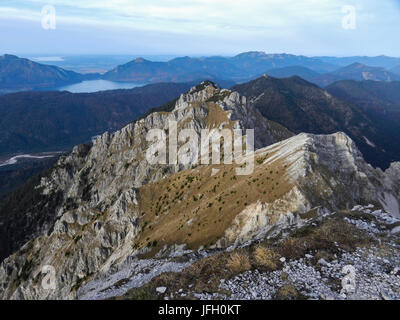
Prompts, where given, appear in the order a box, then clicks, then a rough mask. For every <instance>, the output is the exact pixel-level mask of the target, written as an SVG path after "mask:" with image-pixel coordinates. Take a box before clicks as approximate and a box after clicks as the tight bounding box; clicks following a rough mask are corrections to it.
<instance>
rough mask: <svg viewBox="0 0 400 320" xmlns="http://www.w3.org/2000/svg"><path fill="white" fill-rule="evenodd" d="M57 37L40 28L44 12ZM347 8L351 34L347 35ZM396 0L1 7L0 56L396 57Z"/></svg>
mask: <svg viewBox="0 0 400 320" xmlns="http://www.w3.org/2000/svg"><path fill="white" fill-rule="evenodd" d="M47 4H51V5H52V6H53V7H54V8H55V10H56V29H54V30H53V29H51V30H46V29H43V27H42V8H43V6H45V5H47ZM344 6H353V7H354V8H355V9H356V11H355V13H356V15H355V18H356V20H355V21H356V28H355V29H344V28H343V27H342V20H343V17H344V15H345V13H343V12H342V9H343V7H344ZM399 31H400V0H146V1H141V0H113V1H109V0H108V1H107V0H45V1H42V0H1V1H0V54H3V53H13V54H56V55H57V54H59V55H61V54H63V55H66V54H96V53H97V54H147V55H149V54H172V55H212V54H216V55H217V54H222V55H233V54H237V53H240V52H244V51H252V50H257V51H265V52H269V53H280V52H286V53H293V54H304V55H339V56H345V55H380V54H385V55H391V56H397V57H399V56H400V41H399Z"/></svg>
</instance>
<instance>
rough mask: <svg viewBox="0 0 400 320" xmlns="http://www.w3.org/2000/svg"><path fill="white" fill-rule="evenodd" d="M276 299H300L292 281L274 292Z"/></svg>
mask: <svg viewBox="0 0 400 320" xmlns="http://www.w3.org/2000/svg"><path fill="white" fill-rule="evenodd" d="M276 299H277V300H300V299H301V295H300V294H299V292H298V291H297V289H296V288H295V286H294V285H293V284H292V283H289V284H285V285H283V286H282V287H280V288H279V289H278V291H277V293H276Z"/></svg>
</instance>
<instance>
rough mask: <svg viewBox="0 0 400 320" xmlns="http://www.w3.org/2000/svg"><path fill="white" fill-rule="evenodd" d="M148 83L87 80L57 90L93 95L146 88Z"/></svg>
mask: <svg viewBox="0 0 400 320" xmlns="http://www.w3.org/2000/svg"><path fill="white" fill-rule="evenodd" d="M145 85H146V83H137V82H114V81H108V80H86V81H82V82H79V83H74V84H70V85H67V86H62V87H58V88H55V90H57V91H69V92H72V93H91V92H97V91H105V90H117V89H132V88H136V87H142V86H145Z"/></svg>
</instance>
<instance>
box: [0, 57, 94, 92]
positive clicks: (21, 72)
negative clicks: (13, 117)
mask: <svg viewBox="0 0 400 320" xmlns="http://www.w3.org/2000/svg"><path fill="white" fill-rule="evenodd" d="M98 76H99V75H96V74H87V75H83V74H79V73H76V72H73V71H68V70H65V69H62V68H59V67H55V66H49V65H45V64H40V63H37V62H34V61H31V60H28V59H24V58H19V57H17V56H14V55H9V54H6V55H3V56H0V93H7V92H13V91H27V90H33V89H41V88H49V87H55V86H61V85H65V84H71V83H76V82H80V81H83V80H87V79H93V78H96V77H98Z"/></svg>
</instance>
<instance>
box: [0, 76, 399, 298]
mask: <svg viewBox="0 0 400 320" xmlns="http://www.w3.org/2000/svg"><path fill="white" fill-rule="evenodd" d="M254 103H255V102H254V101H252V100H250V99H247V98H246V96H243V95H241V94H239V93H238V92H236V91H231V90H226V89H221V88H219V87H218V86H217V85H215V84H214V83H212V82H208V81H207V82H203V83H201V84H199V85H198V86H195V87H193V88H191V89H190V90H189V91H188V92H187V93H185V94H183V95H181V96H180V97H179V98H178V99H177V100H175V101H174V103H172V104H171V107H170V108H169V107H168V108H162V110H159V111H155V112H153V113H151V114H149V115H147V116H146V117H144V118H142V119H140V120H137V121H136V122H134V123H131V124H129V125H127V126H126V127H124V128H123V129H121V130H119V131H117V132H115V133H113V134H109V133H105V134H103V135H101V136H99V137H98V138H97V139H96V140H95V141H94V142H93V144H92V145H81V146H77V147H75V148H74V150H73V151H72V153H70V154H68V155H65V156H62V157H61V158H60V159H59V160H58V162H57V163H56V164H55V166H54V167H53V168H52V169H51V170H50V171H49V172H48V173H47V174H44V175H42V177H41V179H40V180H39V181H37V183H36V184H34V183H32V185H31V187H30V188H31V189H30V190H31V192H32V194H34V195H35V197H33V200H32V201H24V199H22V200H21V199H18V200H16V201H19V202H20V204H19V206H18V208H19V211H20V212H19V214H18V215H16V216H15V219H16V220H15V221H12V223H10V224H9V226H10V228H8V234H9V235H11V234H12V233H13V228H19V226H20V225H21V224H22V225H23V226H27V225H28V226H29V228H25V230H26V232H24V234H23V235H21V236H20V237H17V238H11V236H3V237H2V238H1V241H2V245H3V243H4V246H5V247H8V248H10V250H9V251H10V252H8V254H7V255H9V256H8V258H6V259H5V260H4V261H3V262H2V264H1V267H0V298H1V299H77V298H80V299H106V298H128V299H138V298H163V299H172V298H182V299H183V298H188V297H190V298H197V299H209V298H223V299H229V298H233V299H237V298H239V299H252V298H265V299H273V298H321V297H322V298H333V299H336V298H337V299H345V298H351V297H354V296H357V294H358V297H367V298H399V292H398V288H399V287H398V286H397V289H396V288H395V289H393V288H389V287H390V285H393V284H394V285H395V284H396V283H398V281H399V280H398V277H399V274H398V270H397V271H396V270H395V269H394V266H395V265H396V264H397V265H398V261H399V259H400V258H399V255H398V248H399V243H400V242H399V238H398V235H399V230H398V228H399V223H400V209H399V208H400V206H399V202H400V188H399V185H400V163H393V164H392V165H391V166H390V168H389V169H387V170H386V171H382V170H381V169H379V168H378V169H375V168H373V167H372V166H371V165H369V164H368V163H367V162H366V161H365V160H364V159H363V156H362V154H361V152H360V151H359V150H358V148H357V146H356V144H355V143H354V142H353V140H352V139H351V138H350V137H349V136H347V135H346V134H345V133H342V132H338V133H334V134H329V135H316V134H307V133H300V134H298V135H294V134H293V133H292V132H291V131H290V130H288V129H286V128H285V127H283V126H282V125H281V124H278V123H276V122H274V121H271V120H269V119H267V118H265V117H264V116H262V115H261V113H260V112H259V111H258V109H257V108H256V107H255V106H254ZM171 123H176V130H177V131H180V130H184V129H190V130H192V131H191V132H195V134H196V136H197V137H198V139H199V140H200V139H201V134H202V131H203V130H204V129H208V133H209V136H211V138H212V137H213V135H216V132H217V130H213V129H220V130H222V129H227V130H228V131H235V132H236V133H237V132H242V135H241V136H240V137H239V140H240V141H242V140H243V141H245V140H246V141H248V140H247V138H248V135H247V133H246V132H247V131H246V130H248V129H254V137H255V139H254V146H255V149H256V151H255V152H254V154H253V153H244V154H241V155H240V159H241V162H240V164H238V163H236V162H231V163H229V162H228V161H225V160H226V159H225V158H224V157H225V154H224V155H219V158H218V160H219V161H217V163H213V164H208V165H205V164H202V163H198V162H196V161H195V160H196V158H198V157H201V156H203V155H204V154H208V153H209V150H208V149H207V151H206V152H205V153H204V152H201V153H200V154H196V153H193V152H189V153H187V154H186V156H187V158H189V159H191V160H192V161H189V162H187V163H172V164H161V163H150V162H149V161H148V155H149V154H150V155H152V156H154V157H158V156H163V155H162V154H159V149H156V148H155V147H154V146H155V144H154V141H149V139H147V135H148V133H149V132H150V131H151V130H154V129H157V130H158V131H157V132H158V133H159V134H160V135H161V136H164V135H165V136H169V137H171V128H172V127H171ZM289 129H290V128H289ZM209 138H210V137H209ZM169 139H170V138H169ZM224 140H225V139H224ZM224 142H225V141H224ZM177 143H178V147H180V148H183V147H184V145H185V143H187V141H186V140H185V141H182V140H180V139H178V142H177ZM180 150H181V149H180ZM182 150H183V149H182ZM170 151H171V150H168V152H167V151H166V153H168V157H165V159H167V158H168V160H170V159H171V152H170ZM211 153H212V152H211ZM165 156H167V154H166V155H165ZM252 160H253V161H254V168H253V170H251V172H249V173H248V174H246V175H241V174H238V170H237V169H238V168H242V167H243V164H244V163H249V162H251V161H252ZM166 163H171V162H170V161H169V162H166ZM26 196H28V195H26ZM18 219H19V220H18ZM10 239H12V242H13V244H12V245H11V244H10V243H8V242H10V241H11V240H10ZM393 252H394V253H393ZM396 252H397V253H396ZM383 257H389V258H383ZM357 259H358V260H357ZM380 259H386V260H387V263H386V262H383V263H382V264H380V263H379V264H378V263H376V264H375V268H377V270H376V271H377V272H378V273H377V274H378V278H379V279H385V281H381V283H382V285H381V287H379V288H378V290H377V291H376V292H375V291H374V292H372V291H370V290H369V289H368V283H367V280H366V277H365V276H364V274H368V272H370V271H371V270H370V268H372V267H371V263H370V261H378V260H379V261H380ZM350 264H351V265H356V269H357V272H358V275H357V277H358V279H359V282H358V283H359V284H360V286H359V291H356V290H355V291H354V290H353V291H354V292H352V293H349V292H343V288H342V287H341V286H340V285H338V282H339V283H340V281H341V280H340V279H341V277H342V275H341V270H342V268H343V267H345V266H346V265H350ZM385 264H386V265H387V267H384V265H385ZM49 268H50V269H49ZM52 268H53V269H52ZM378 269H379V270H378ZM46 270H54V274H51V272H50V273H48V272H46ZM49 274H50V275H52V276H53V280H54V281H53V283H52V285H51V286H50V287H49V286H46V285H44V284H46V283H47V282H46V281H47V280H48V275H49ZM201 275H203V276H201ZM204 277H206V278H207V279H205V278H204ZM378 278H377V279H378ZM317 279H321V281H318V280H317ZM213 280H214V281H213ZM374 281H375V280H374ZM377 281H378V280H376V282H377ZM210 282H212V284H210ZM316 282H318V285H316V284H315V283H316ZM260 283H263V285H260ZM374 283H375V282H374ZM396 290H397V291H396Z"/></svg>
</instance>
